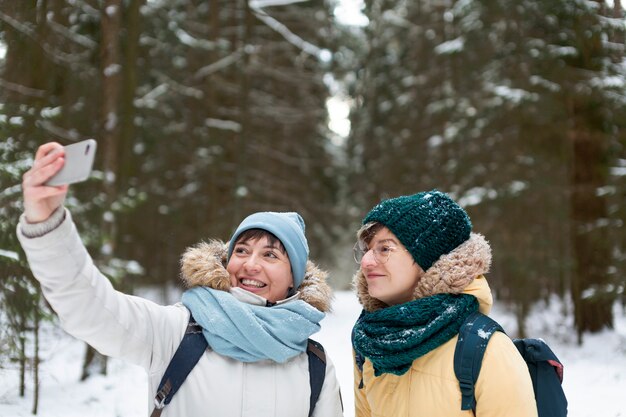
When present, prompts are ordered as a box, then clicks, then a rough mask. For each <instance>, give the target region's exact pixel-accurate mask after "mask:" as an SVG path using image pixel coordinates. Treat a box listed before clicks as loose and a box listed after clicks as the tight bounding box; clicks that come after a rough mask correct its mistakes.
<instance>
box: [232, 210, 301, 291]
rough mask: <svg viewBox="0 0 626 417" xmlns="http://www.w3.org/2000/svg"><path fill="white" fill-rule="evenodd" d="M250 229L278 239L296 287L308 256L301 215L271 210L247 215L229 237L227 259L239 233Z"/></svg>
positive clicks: (298, 284) (299, 282)
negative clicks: (268, 233)
mask: <svg viewBox="0 0 626 417" xmlns="http://www.w3.org/2000/svg"><path fill="white" fill-rule="evenodd" d="M250 229H261V230H266V231H268V232H270V233H271V234H273V235H274V236H276V237H277V238H278V240H280V242H281V243H282V244H283V246H284V247H285V250H286V251H287V255H288V256H289V262H290V263H291V272H292V274H293V285H294V288H298V287H299V286H300V284H302V281H304V274H305V272H306V261H307V259H308V257H309V245H308V244H307V241H306V236H305V235H304V231H305V225H304V220H303V219H302V217H301V216H300V215H299V214H298V213H295V212H285V213H278V212H273V211H264V212H258V213H254V214H251V215H249V216H248V217H246V218H245V219H243V221H242V222H241V224H240V225H239V226H238V227H237V230H235V233H233V236H232V237H231V238H230V243H229V245H228V259H229V260H230V255H231V254H232V253H233V249H234V247H235V242H236V241H237V238H238V237H239V235H240V234H242V233H243V232H245V231H246V230H250Z"/></svg>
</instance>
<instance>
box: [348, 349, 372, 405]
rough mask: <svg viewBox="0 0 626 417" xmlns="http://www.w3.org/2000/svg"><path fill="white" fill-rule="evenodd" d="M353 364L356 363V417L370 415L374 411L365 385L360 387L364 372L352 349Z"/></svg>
mask: <svg viewBox="0 0 626 417" xmlns="http://www.w3.org/2000/svg"><path fill="white" fill-rule="evenodd" d="M352 364H353V365H354V417H370V416H371V415H372V412H371V410H370V406H369V403H368V402H367V395H366V394H365V387H363V388H361V389H359V386H360V385H361V381H362V380H363V372H362V371H361V370H360V369H359V367H358V366H357V364H356V359H355V352H354V350H353V351H352Z"/></svg>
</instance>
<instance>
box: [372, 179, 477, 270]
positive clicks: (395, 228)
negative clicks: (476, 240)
mask: <svg viewBox="0 0 626 417" xmlns="http://www.w3.org/2000/svg"><path fill="white" fill-rule="evenodd" d="M370 222H379V223H381V224H383V225H385V226H386V227H387V228H388V229H389V230H391V232H392V233H393V234H394V235H396V237H397V238H398V239H399V240H400V242H401V243H402V244H403V245H404V246H405V247H406V248H407V250H408V251H409V252H410V253H411V255H413V259H415V262H417V264H418V265H419V266H420V267H421V268H422V269H423V270H424V271H426V270H427V269H428V268H430V267H431V266H432V264H434V263H435V262H436V261H437V259H439V257H440V256H441V255H445V254H448V253H450V252H451V251H452V250H453V249H455V248H456V247H457V246H459V245H460V244H461V243H463V242H465V241H466V240H467V239H469V237H470V233H471V231H472V223H471V222H470V219H469V216H468V215H467V213H466V212H465V210H463V208H461V206H459V205H458V204H457V203H455V202H454V200H452V199H451V198H450V197H449V196H448V195H447V194H445V193H442V192H440V191H437V190H432V191H427V192H421V193H417V194H414V195H408V196H402V197H396V198H391V199H388V200H383V201H382V202H380V203H379V204H378V205H377V206H376V207H374V208H373V209H372V210H371V211H370V212H369V213H367V216H365V218H364V219H363V224H366V223H370Z"/></svg>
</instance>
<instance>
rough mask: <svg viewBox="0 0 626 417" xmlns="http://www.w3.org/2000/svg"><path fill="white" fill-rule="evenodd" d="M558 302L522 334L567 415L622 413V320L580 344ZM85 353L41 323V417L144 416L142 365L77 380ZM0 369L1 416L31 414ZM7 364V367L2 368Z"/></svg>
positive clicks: (343, 375) (347, 311) (329, 342)
mask: <svg viewBox="0 0 626 417" xmlns="http://www.w3.org/2000/svg"><path fill="white" fill-rule="evenodd" d="M333 310H334V311H333V313H331V314H329V315H328V316H327V317H326V318H325V319H324V322H323V323H322V331H321V332H320V333H319V334H317V335H316V336H315V337H314V338H315V339H317V340H319V341H320V342H322V343H323V345H324V346H325V348H326V350H327V352H328V354H329V355H330V357H331V358H332V359H333V362H334V363H335V366H336V368H337V374H338V378H339V381H340V383H341V388H342V394H343V398H344V406H345V410H346V411H345V415H346V417H351V416H354V411H353V403H354V401H353V394H352V359H351V348H350V330H351V327H352V324H353V323H354V321H355V319H356V318H357V316H358V314H359V311H360V308H359V304H358V302H357V301H356V298H355V296H354V295H353V294H352V293H350V292H347V291H340V292H337V293H336V294H335V301H334V304H333ZM560 311H561V306H559V305H558V303H555V304H554V305H550V306H543V307H539V308H537V309H536V311H535V312H534V313H533V316H532V317H533V319H532V320H531V321H532V323H533V325H532V326H529V329H528V332H529V333H530V334H532V335H533V336H541V337H542V338H544V339H546V340H547V342H548V343H549V344H550V346H551V347H552V349H553V350H554V351H555V353H556V354H557V356H559V358H560V359H561V361H563V362H564V364H565V382H564V389H565V393H566V395H567V398H568V401H569V416H570V417H618V416H619V417H626V400H624V393H626V317H625V312H624V311H623V310H622V309H621V308H620V307H618V306H616V308H615V317H616V328H615V331H611V332H609V331H606V332H603V333H600V334H597V335H586V336H585V339H584V344H583V346H581V347H578V346H576V345H575V343H574V342H575V336H574V335H573V334H570V333H569V331H568V328H569V329H571V323H570V322H568V319H567V318H564V317H563V315H562V314H561V312H560ZM492 316H494V317H495V318H496V319H497V320H499V321H500V322H501V323H502V324H503V326H504V327H505V328H506V329H509V332H511V329H513V328H514V327H515V326H514V321H513V318H512V315H511V314H510V313H507V312H505V311H503V310H502V309H501V308H495V310H494V311H493V313H492ZM83 353H84V345H83V343H82V342H79V341H76V340H75V339H73V338H71V337H70V336H68V335H66V334H65V333H64V332H63V331H62V330H60V329H59V328H58V327H54V326H52V325H48V326H46V328H45V329H44V331H43V334H42V357H43V363H42V365H41V382H40V390H41V395H40V401H39V413H38V415H39V416H42V417H53V416H54V417H56V416H59V417H61V416H62V417H74V416H76V417H79V416H80V417H84V416H102V417H145V416H147V415H148V403H147V400H146V398H147V379H146V377H145V375H144V373H143V370H142V369H141V368H138V367H136V366H133V365H128V364H126V363H124V362H122V361H119V360H114V359H112V360H110V361H109V374H108V376H106V377H92V378H90V379H89V380H88V381H86V382H82V383H81V382H78V380H79V376H80V370H81V369H80V367H81V363H82V357H83ZM3 366H5V368H4V369H0V381H2V384H1V385H0V416H1V417H18V416H29V415H31V408H32V401H33V392H32V380H29V381H28V391H27V393H26V397H25V398H20V397H19V396H18V375H17V369H16V368H15V367H14V365H11V364H7V363H6V361H3ZM7 366H8V368H7Z"/></svg>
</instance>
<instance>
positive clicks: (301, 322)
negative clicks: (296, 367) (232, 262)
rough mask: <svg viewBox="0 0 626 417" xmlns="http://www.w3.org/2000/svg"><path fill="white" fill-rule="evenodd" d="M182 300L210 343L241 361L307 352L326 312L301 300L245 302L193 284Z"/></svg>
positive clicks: (281, 359) (282, 359)
mask: <svg viewBox="0 0 626 417" xmlns="http://www.w3.org/2000/svg"><path fill="white" fill-rule="evenodd" d="M182 302H183V304H184V305H185V307H187V308H188V309H189V310H190V311H191V314H192V315H193V317H194V319H196V321H197V322H198V324H200V326H202V333H203V334H204V337H205V338H206V340H207V342H208V343H209V346H210V347H211V348H212V349H213V350H214V351H215V352H217V353H219V354H221V355H224V356H228V357H230V358H233V359H237V360H239V361H242V362H257V361H261V360H264V359H271V360H273V361H275V362H280V363H283V362H286V361H287V360H289V359H290V358H292V357H294V356H297V355H298V354H300V353H302V352H304V351H306V346H307V339H308V337H309V336H311V335H312V334H313V333H315V332H317V331H319V329H320V325H319V322H320V321H321V320H322V319H323V318H324V313H322V312H321V311H319V310H317V309H315V308H314V307H312V306H311V305H310V304H308V303H306V302H304V301H302V300H294V301H289V302H286V303H284V304H277V305H275V306H273V307H265V306H257V305H251V304H246V303H243V302H241V301H239V300H237V299H236V298H235V297H233V295H232V294H230V293H228V292H226V291H219V290H214V289H212V288H208V287H194V288H192V289H190V290H187V291H185V293H184V294H183V296H182Z"/></svg>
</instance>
